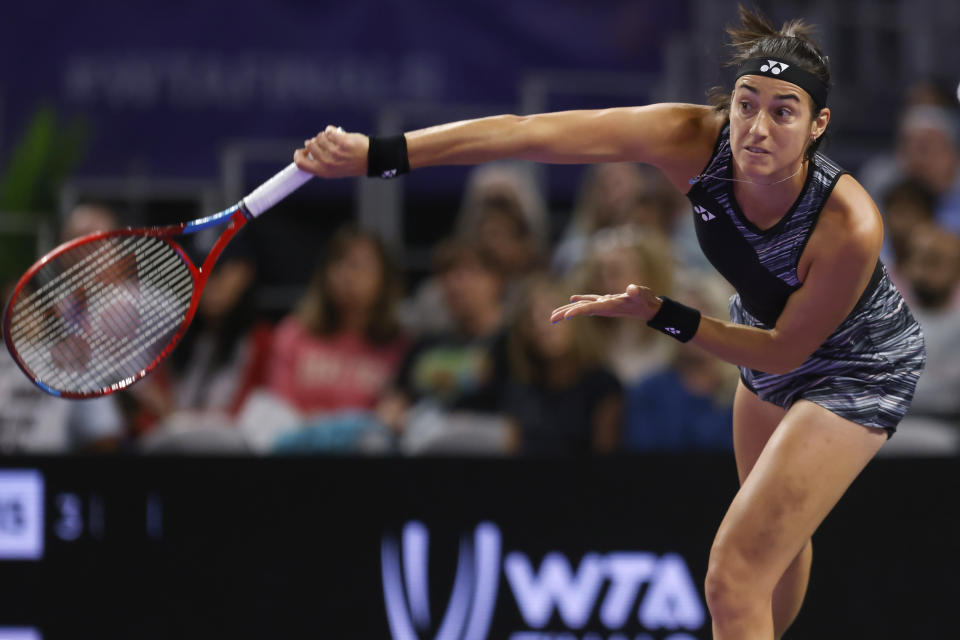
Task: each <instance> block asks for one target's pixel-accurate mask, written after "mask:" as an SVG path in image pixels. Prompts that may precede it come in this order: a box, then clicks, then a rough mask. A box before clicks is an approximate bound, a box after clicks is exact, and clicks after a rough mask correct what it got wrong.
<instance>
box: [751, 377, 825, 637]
mask: <svg viewBox="0 0 960 640" xmlns="http://www.w3.org/2000/svg"><path fill="white" fill-rule="evenodd" d="M785 414H786V410H785V409H782V408H780V407H778V406H777V405H775V404H772V403H769V402H764V401H763V400H761V399H760V398H758V397H757V396H756V395H755V394H754V393H753V392H752V391H750V390H749V389H747V388H746V387H745V386H744V385H743V382H740V384H739V385H738V386H737V393H736V395H735V396H734V400H733V449H734V453H735V454H736V459H737V475H738V476H739V477H740V484H743V482H744V480H745V479H746V478H747V476H748V475H749V473H750V470H751V469H753V465H754V464H755V463H756V461H757V458H759V457H760V452H761V451H763V447H764V446H765V445H766V444H767V440H769V439H770V436H772V435H773V432H774V430H775V429H776V428H777V425H778V424H780V421H781V420H782V419H783V417H784V415H785ZM812 559H813V546H812V544H811V543H810V542H809V541H807V544H805V545H804V547H803V551H801V552H800V553H799V554H797V557H796V558H794V560H793V562H791V563H790V566H789V567H787V570H786V571H785V572H784V574H783V577H782V578H780V581H779V582H778V583H777V586H776V588H775V589H774V591H773V605H772V608H773V628H774V637H775V638H780V637H781V636H783V634H784V632H785V631H786V630H787V628H788V627H789V626H790V625H791V624H792V623H793V621H794V620H795V619H796V617H797V614H798V613H800V606H801V605H802V604H803V598H804V596H805V595H806V592H807V583H808V582H809V580H810V564H811V561H812Z"/></svg>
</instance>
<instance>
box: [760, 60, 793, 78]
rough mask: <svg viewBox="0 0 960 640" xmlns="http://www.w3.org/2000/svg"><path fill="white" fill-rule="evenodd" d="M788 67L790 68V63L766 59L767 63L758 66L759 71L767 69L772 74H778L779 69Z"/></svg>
mask: <svg viewBox="0 0 960 640" xmlns="http://www.w3.org/2000/svg"><path fill="white" fill-rule="evenodd" d="M789 68H790V65H788V64H787V63H785V62H779V61H777V60H767V64H765V65H763V66H762V67H760V71H763V72H764V73H766V72H767V71H769V72H770V73H772V74H773V75H775V76H778V75H780V72H781V71H786V70H787V69H789Z"/></svg>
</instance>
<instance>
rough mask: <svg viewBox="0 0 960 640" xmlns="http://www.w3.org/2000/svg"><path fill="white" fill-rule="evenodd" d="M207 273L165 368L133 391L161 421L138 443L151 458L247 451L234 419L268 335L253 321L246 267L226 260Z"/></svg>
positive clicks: (261, 366)
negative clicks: (194, 308) (147, 400)
mask: <svg viewBox="0 0 960 640" xmlns="http://www.w3.org/2000/svg"><path fill="white" fill-rule="evenodd" d="M221 260H222V262H221V263H219V264H217V265H216V267H215V268H214V269H213V271H212V272H211V273H210V275H209V278H208V280H207V283H206V285H205V286H204V289H203V295H202V296H201V297H200V300H199V302H198V306H197V311H196V315H195V316H194V318H193V321H192V322H191V324H190V327H189V329H188V330H187V332H186V333H185V334H184V337H183V339H182V340H181V341H180V343H179V344H178V345H177V347H176V349H175V350H174V351H173V352H172V353H171V354H170V356H169V357H168V358H167V359H166V360H165V361H164V367H163V368H164V371H163V373H164V374H166V375H167V376H168V382H167V383H166V384H164V385H163V387H161V385H162V384H163V383H164V378H163V377H156V376H153V375H151V376H150V377H149V378H148V379H147V380H144V381H143V383H141V384H143V386H142V388H139V389H138V388H137V387H138V386H140V385H135V386H134V387H133V389H135V390H137V391H138V393H139V394H140V395H139V396H138V397H139V398H140V399H141V400H143V396H144V394H145V393H147V392H148V391H149V392H150V402H151V403H152V405H153V406H156V407H157V410H158V412H159V413H160V417H159V420H158V422H157V424H156V425H154V426H151V427H150V428H149V433H147V434H146V435H144V436H143V437H142V439H141V443H142V448H143V450H144V451H147V452H151V453H201V452H203V453H232V452H244V451H246V450H247V448H248V447H247V443H246V442H245V439H244V437H243V436H242V434H240V433H238V432H237V430H236V429H234V422H235V418H236V416H237V414H238V412H239V411H240V409H241V408H242V406H243V405H244V402H245V400H246V398H247V396H248V395H249V394H250V393H251V391H253V390H254V389H255V388H257V387H259V386H262V385H263V383H264V381H265V371H266V367H265V364H266V359H267V354H268V352H269V348H270V340H271V329H270V327H269V325H268V324H266V323H265V322H262V321H260V320H259V318H258V317H257V314H256V311H255V309H254V305H253V297H252V295H251V290H252V288H253V282H254V277H255V275H256V269H255V267H254V265H253V263H252V261H250V260H248V259H246V258H243V257H237V256H231V255H225V256H224V257H222V258H221Z"/></svg>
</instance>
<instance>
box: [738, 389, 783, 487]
mask: <svg viewBox="0 0 960 640" xmlns="http://www.w3.org/2000/svg"><path fill="white" fill-rule="evenodd" d="M786 413H787V412H786V410H784V409H782V408H780V407H778V406H777V405H775V404H772V403H770V402H765V401H763V400H761V399H760V398H758V397H757V396H756V394H754V393H753V392H752V391H750V390H749V389H747V387H746V386H744V384H743V381H742V380H741V381H740V382H739V383H738V384H737V392H736V394H735V395H734V397H733V451H734V454H735V455H736V459H737V475H738V476H739V477H740V482H741V484H742V483H743V481H744V479H745V478H746V477H747V474H748V473H750V470H751V469H752V468H753V465H754V464H755V463H756V461H757V458H759V457H760V452H761V451H763V447H764V446H765V445H766V444H767V441H768V440H769V439H770V436H772V435H773V432H774V431H775V430H776V428H777V425H778V424H780V421H781V420H783V416H784V415H786Z"/></svg>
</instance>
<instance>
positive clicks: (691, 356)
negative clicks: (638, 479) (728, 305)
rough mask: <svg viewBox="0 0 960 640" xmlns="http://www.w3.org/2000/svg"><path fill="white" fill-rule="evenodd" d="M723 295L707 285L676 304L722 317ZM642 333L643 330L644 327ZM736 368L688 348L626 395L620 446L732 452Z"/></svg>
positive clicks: (689, 289)
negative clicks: (693, 307)
mask: <svg viewBox="0 0 960 640" xmlns="http://www.w3.org/2000/svg"><path fill="white" fill-rule="evenodd" d="M724 294H725V291H724V290H723V289H721V288H718V287H714V286H713V284H712V281H711V280H698V281H694V282H691V283H688V284H687V286H685V287H684V289H683V290H681V292H680V293H679V294H678V296H677V297H678V298H680V299H682V300H684V301H685V302H689V303H690V304H693V305H695V306H696V307H697V308H699V309H701V310H702V311H703V313H704V314H706V315H710V316H713V317H724V316H725V315H726V311H725V310H724V306H725V303H724V301H723V299H722V298H723V296H724ZM644 328H646V327H644ZM737 376H738V372H737V368H736V367H734V366H732V365H730V364H727V363H725V362H723V361H722V360H720V359H718V358H715V357H714V356H712V355H710V354H709V353H707V352H706V351H704V350H702V349H700V348H698V347H695V346H693V345H689V344H681V345H678V348H677V349H676V351H675V352H674V356H673V358H672V361H671V366H670V367H669V368H667V369H664V370H662V371H660V372H657V373H655V374H653V375H651V376H650V377H648V378H646V379H645V380H642V381H640V382H639V383H637V384H635V385H632V386H630V387H628V388H627V389H626V391H625V400H626V405H625V412H624V421H623V424H624V428H623V445H624V447H625V448H626V449H627V450H630V451H644V452H648V451H720V450H722V451H730V450H732V449H733V405H732V400H733V391H734V388H735V387H736V384H737Z"/></svg>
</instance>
